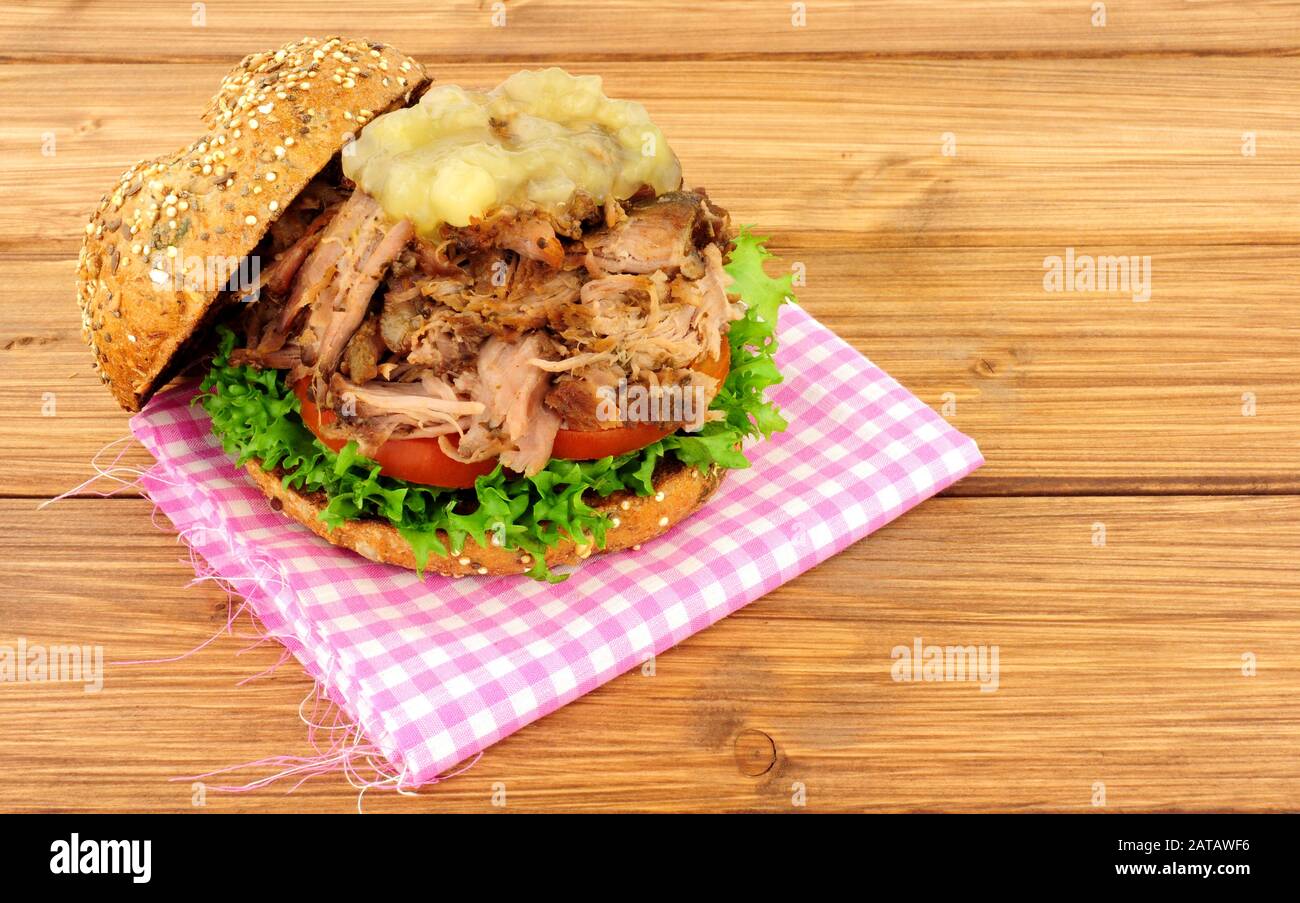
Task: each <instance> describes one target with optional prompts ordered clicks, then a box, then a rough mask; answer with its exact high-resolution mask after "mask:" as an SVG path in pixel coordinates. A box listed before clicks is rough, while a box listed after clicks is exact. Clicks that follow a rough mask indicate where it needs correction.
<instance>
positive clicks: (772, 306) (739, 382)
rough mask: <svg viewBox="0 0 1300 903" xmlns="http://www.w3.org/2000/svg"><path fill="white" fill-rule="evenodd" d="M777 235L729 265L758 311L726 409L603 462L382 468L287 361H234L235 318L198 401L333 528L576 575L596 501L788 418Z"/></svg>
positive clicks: (595, 524) (702, 459)
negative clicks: (552, 563)
mask: <svg viewBox="0 0 1300 903" xmlns="http://www.w3.org/2000/svg"><path fill="white" fill-rule="evenodd" d="M765 241H766V239H765V238H760V237H758V236H755V235H753V234H752V233H751V232H750V231H749V229H748V228H744V229H742V230H741V233H740V235H739V236H738V237H737V239H736V243H735V247H734V248H733V250H732V252H731V255H730V261H729V263H728V264H727V266H726V271H727V273H728V274H729V275H730V276H731V278H732V280H733V284H732V285H731V287H730V288H728V291H729V292H730V293H732V294H738V295H739V296H740V297H741V299H742V300H743V301H744V302H745V307H746V311H745V316H744V317H743V318H742V319H739V320H736V321H735V322H734V323H732V324H731V329H730V331H729V332H728V339H729V341H730V345H731V371H730V372H729V373H728V374H727V378H726V380H725V381H724V382H723V385H722V387H721V389H720V390H719V392H718V395H717V397H716V398H715V399H714V400H713V403H712V404H711V405H710V407H711V409H713V410H716V411H719V412H721V413H722V417H720V418H718V419H715V420H712V421H710V422H709V423H707V424H706V425H705V426H704V428H703V429H702V430H700V431H699V432H697V433H685V432H678V433H675V434H673V435H671V436H667V437H665V438H663V439H661V440H659V441H658V442H655V443H653V444H651V445H648V446H646V447H645V448H642V449H639V450H638V451H635V452H631V453H629V454H625V455H620V456H617V457H609V458H602V459H601V460H598V461H562V460H559V459H552V460H551V462H550V463H549V464H547V466H546V467H545V468H544V469H543V470H542V471H541V472H540V473H538V474H536V475H534V476H531V477H522V476H517V475H511V474H508V473H507V472H506V471H505V470H504V469H503V468H501V467H500V466H498V467H497V468H496V470H494V471H493V472H492V473H490V474H487V475H486V476H482V477H479V478H478V480H476V481H475V484H474V488H473V489H472V490H471V489H465V490H450V489H437V488H435V487H432V486H424V485H420V484H417V483H409V482H406V481H404V480H396V479H393V478H392V477H387V476H384V475H382V474H380V472H379V465H378V464H376V463H375V462H373V461H371V460H369V459H367V458H364V457H362V456H361V455H360V454H359V453H358V452H357V446H356V443H355V442H353V443H349V444H348V445H347V446H345V447H344V448H343V449H342V450H341V451H340V452H338V453H335V452H333V451H331V450H330V449H329V448H327V447H326V446H325V445H322V444H321V443H320V442H319V441H318V440H317V439H316V437H315V436H314V435H313V434H312V433H311V431H310V430H308V429H307V427H306V426H304V425H303V422H302V418H301V415H300V410H299V403H298V397H297V396H296V395H295V394H294V393H293V391H292V389H291V387H289V386H287V385H285V382H284V379H283V374H282V373H281V372H280V371H276V370H257V369H255V368H253V367H249V366H239V367H236V366H232V365H231V364H230V360H229V358H230V353H231V351H232V350H233V349H234V347H235V342H236V336H235V334H234V333H233V332H232V331H231V330H230V329H228V328H226V327H219V331H220V344H219V348H218V351H217V354H216V356H215V357H214V358H213V361H212V367H211V369H210V370H209V371H208V374H207V376H206V377H205V378H204V380H203V383H202V385H201V389H202V392H201V394H199V395H198V396H197V397H196V399H195V401H196V402H197V403H198V404H201V405H202V406H203V408H204V410H206V411H207V412H208V415H209V416H210V417H211V418H212V431H213V433H214V434H216V436H217V437H218V438H219V439H220V440H221V444H222V447H223V448H224V449H225V451H226V453H227V454H229V455H231V456H233V457H234V458H235V461H236V462H237V463H238V464H239V465H240V466H243V465H244V464H246V463H247V462H248V461H250V460H253V459H257V460H260V461H261V462H262V466H263V468H264V469H266V470H273V469H275V468H276V467H279V468H280V469H281V470H282V471H283V472H284V484H285V485H286V486H287V487H291V488H293V489H296V490H298V491H301V492H323V493H324V494H325V495H326V497H327V498H328V499H329V503H328V504H327V505H326V507H325V510H324V511H322V512H321V514H320V518H321V520H322V521H324V522H325V524H326V525H327V526H328V527H330V528H331V529H334V528H336V527H338V526H339V525H340V524H342V523H343V522H344V521H347V520H355V519H358V518H364V517H371V518H380V519H383V520H387V521H388V522H389V523H391V524H392V525H393V526H394V527H396V528H397V530H398V532H399V533H400V534H401V536H402V537H403V538H404V539H405V540H406V541H407V542H408V543H409V544H410V546H411V549H412V551H413V553H414V555H415V560H416V564H417V566H418V567H417V573H420V574H421V575H422V574H423V572H424V568H425V567H427V565H428V562H429V559H430V556H432V555H434V554H437V555H447V554H451V555H458V554H460V552H461V550H462V549H463V548H464V545H465V542H466V540H467V539H471V538H472V539H473V540H474V541H475V542H477V543H479V544H480V545H487V544H488V543H492V544H496V545H500V546H502V547H504V548H507V549H515V550H519V551H520V552H526V553H528V554H529V555H531V556H532V566H531V567H530V568H529V571H528V574H529V576H531V577H534V578H536V579H539V580H548V581H551V582H557V581H559V580H563V579H566V577H567V575H557V574H553V573H552V572H551V571H550V570H549V569H548V568H547V566H546V560H545V558H546V552H547V550H548V549H549V548H551V547H553V546H555V545H556V544H557V543H559V542H560V541H561V540H562V539H565V538H571V539H573V540H574V541H575V542H577V543H579V544H582V545H593V546H594V547H595V548H604V546H605V531H606V529H607V528H608V526H609V520H608V516H607V515H605V514H602V513H600V512H599V511H597V510H596V509H594V508H592V507H591V505H590V504H588V500H590V499H592V498H603V497H606V496H608V495H610V494H611V493H614V492H617V491H620V490H626V491H629V492H633V493H635V494H637V495H643V496H644V495H650V494H651V493H653V492H654V491H655V489H654V470H655V466H656V465H657V464H658V463H659V461H660V460H662V459H664V458H665V457H668V456H671V457H672V458H675V459H676V460H678V461H680V462H682V463H683V464H686V465H688V466H691V467H697V468H699V469H700V470H702V471H703V470H708V469H709V468H710V467H712V466H714V465H717V466H720V467H725V468H744V467H748V466H749V460H748V459H747V458H746V457H745V454H744V452H743V450H742V449H741V443H742V441H743V440H744V439H746V438H753V437H759V436H762V437H764V438H767V437H770V436H771V435H772V433H774V432H778V431H780V430H783V429H785V427H786V422H785V420H784V418H782V417H781V414H780V412H779V411H778V410H777V409H776V407H775V406H774V405H772V403H771V402H769V401H767V399H766V398H765V397H764V392H765V390H766V389H767V388H768V387H769V386H773V385H776V384H777V383H779V382H781V374H780V373H779V372H778V371H777V368H776V364H775V362H774V359H773V357H774V355H775V354H776V349H777V340H776V324H777V311H778V309H779V308H780V306H781V304H783V303H785V302H786V301H792V300H793V296H792V295H791V291H790V289H791V280H790V276H789V275H788V274H787V275H785V276H783V277H781V278H779V279H773V278H771V277H770V276H768V275H767V273H766V272H765V271H764V269H763V262H764V261H765V260H767V259H768V258H769V257H771V256H772V255H771V254H770V253H768V251H767V249H766V248H765V247H764V246H763V243H764V242H765Z"/></svg>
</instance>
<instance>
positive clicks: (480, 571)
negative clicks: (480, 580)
mask: <svg viewBox="0 0 1300 903" xmlns="http://www.w3.org/2000/svg"><path fill="white" fill-rule="evenodd" d="M478 572H479V574H486V573H487V568H479V569H478Z"/></svg>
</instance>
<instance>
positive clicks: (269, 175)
mask: <svg viewBox="0 0 1300 903" xmlns="http://www.w3.org/2000/svg"><path fill="white" fill-rule="evenodd" d="M266 181H268V182H274V181H275V173H273V172H268V173H267V174H266Z"/></svg>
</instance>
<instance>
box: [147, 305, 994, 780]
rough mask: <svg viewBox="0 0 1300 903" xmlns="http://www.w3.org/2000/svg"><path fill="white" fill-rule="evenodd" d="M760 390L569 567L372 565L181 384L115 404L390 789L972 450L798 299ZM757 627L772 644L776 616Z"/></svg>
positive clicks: (768, 585) (726, 605) (554, 702)
mask: <svg viewBox="0 0 1300 903" xmlns="http://www.w3.org/2000/svg"><path fill="white" fill-rule="evenodd" d="M780 338H781V349H780V351H779V352H778V363H779V365H780V368H781V372H782V373H783V374H784V375H785V382H784V383H783V384H782V385H781V386H779V387H777V388H776V389H775V390H773V398H774V400H775V401H776V402H777V403H778V404H779V405H780V406H781V408H782V411H783V413H784V414H785V416H786V418H787V419H788V420H789V421H790V429H789V430H788V431H787V432H786V433H783V434H781V435H778V436H776V437H774V438H773V439H772V440H771V441H766V442H758V443H756V444H753V445H751V446H750V447H749V449H748V453H749V457H750V459H751V460H752V462H753V466H752V467H751V468H750V469H748V470H742V471H733V472H732V473H730V474H729V475H728V477H727V479H726V481H725V482H724V483H723V484H722V488H721V489H720V490H719V491H718V493H717V494H716V495H715V496H714V498H713V499H712V500H710V501H709V503H708V504H707V505H705V507H704V508H703V509H702V510H701V511H700V512H699V513H697V514H696V515H695V516H694V517H692V518H690V519H689V520H688V521H686V522H685V523H683V524H680V525H678V526H676V527H675V528H674V529H673V530H671V531H670V532H669V533H668V534H667V535H665V536H662V537H659V538H658V539H656V540H654V541H652V542H648V543H646V544H645V545H644V547H643V548H642V549H641V550H640V551H639V552H624V553H621V554H616V555H609V556H596V557H593V558H591V559H590V560H588V561H586V562H584V563H583V564H582V565H581V566H580V567H578V568H577V569H576V570H575V571H574V574H573V576H572V577H570V578H569V580H567V581H565V582H563V583H560V584H556V585H550V584H546V583H540V582H537V581H533V580H530V579H528V578H525V577H499V578H465V579H461V580H451V579H447V578H442V577H438V576H429V577H427V578H426V579H425V580H423V581H421V580H418V579H417V578H416V576H415V575H414V574H413V573H411V572H409V571H405V570H402V569H400V568H395V567H390V566H387V565H381V564H373V563H371V562H369V561H366V560H365V559H363V558H361V557H360V556H357V555H354V554H353V553H351V552H349V551H345V550H342V549H338V548H335V547H334V546H331V545H330V544H328V543H326V542H325V541H324V540H322V539H319V538H318V537H316V536H315V535H313V534H312V533H311V532H310V531H309V530H307V529H306V528H305V527H303V526H301V525H299V524H296V523H292V522H290V521H288V520H287V519H285V518H284V517H283V516H281V515H280V514H278V513H276V512H275V511H273V510H272V509H271V507H270V505H269V503H268V502H267V500H266V499H265V497H264V496H263V495H262V494H261V493H260V492H259V491H258V490H257V489H256V488H255V487H254V486H253V485H252V483H251V482H250V481H249V480H248V479H247V476H246V475H245V474H244V473H243V471H242V470H237V469H236V468H235V467H234V466H233V464H232V462H231V460H230V459H229V458H228V457H226V455H225V454H224V453H223V452H222V450H221V447H220V445H219V444H218V442H217V440H216V439H215V438H214V437H213V436H212V434H211V432H210V428H209V421H208V418H207V415H206V414H205V413H204V412H203V410H202V409H201V408H198V407H194V406H191V405H190V404H189V403H188V402H189V399H190V398H191V396H192V395H193V394H194V391H195V390H194V388H193V387H192V386H191V387H180V388H177V389H174V390H172V391H169V392H167V393H164V394H162V395H159V396H158V397H156V398H155V399H154V400H153V401H152V402H151V403H150V404H149V405H148V407H147V408H145V410H144V411H143V412H142V413H140V414H138V415H136V416H135V417H134V418H132V420H131V429H132V432H134V434H135V435H136V436H137V437H138V438H139V440H140V441H141V442H142V443H143V444H144V445H145V446H146V447H147V448H148V449H149V451H150V452H152V453H153V456H154V457H155V458H156V459H157V464H156V465H155V466H154V467H152V468H151V470H150V472H149V475H148V476H146V477H145V479H144V486H145V489H146V491H147V492H148V493H149V495H150V497H151V498H152V499H153V500H154V502H155V503H156V504H157V505H158V506H159V508H161V510H162V511H163V512H164V513H165V514H166V515H167V516H168V517H169V518H170V519H171V521H172V522H173V523H174V524H175V525H176V527H177V529H178V530H179V531H180V532H181V534H182V535H183V536H184V537H185V538H186V541H187V542H189V543H190V545H191V546H193V547H194V548H195V549H196V550H197V551H198V552H199V553H200V554H201V555H202V556H203V557H204V558H205V559H206V560H207V562H208V564H209V565H210V566H211V568H212V569H213V570H214V571H215V572H216V573H217V574H218V575H220V576H221V577H222V578H224V580H225V581H226V582H227V583H229V584H230V585H232V586H234V587H235V588H236V589H238V590H239V591H240V592H241V593H242V594H243V595H244V596H245V598H246V599H247V601H248V604H249V605H250V606H251V608H252V610H253V611H254V612H255V613H256V614H257V616H258V617H259V618H260V619H261V621H262V624H263V625H264V627H265V628H266V630H267V631H268V633H269V634H271V635H274V636H276V637H277V638H279V639H281V641H282V642H284V644H285V645H286V646H287V647H288V648H289V650H290V651H291V652H292V653H293V654H294V656H295V657H297V659H298V660H299V661H300V662H301V663H302V665H303V667H304V668H306V669H307V671H308V672H309V673H310V674H311V675H312V676H313V677H315V678H316V680H317V681H319V682H320V683H321V686H322V688H323V689H324V691H325V692H326V693H327V694H328V696H329V698H330V699H332V700H333V701H334V702H335V703H337V704H338V705H339V706H340V707H341V708H342V709H343V710H344V711H345V712H346V713H347V715H348V716H349V717H350V718H353V719H355V721H356V723H357V724H358V725H359V727H360V729H361V730H362V731H363V732H364V734H365V736H366V737H368V738H369V740H370V741H371V742H372V743H373V744H374V745H375V746H376V747H377V748H378V749H380V750H381V751H382V752H383V754H384V755H385V756H387V758H388V759H389V760H390V761H391V763H392V765H393V766H394V768H395V769H396V771H397V773H398V775H399V776H400V781H401V784H402V785H403V786H417V785H419V784H423V783H427V782H429V781H431V780H434V779H435V778H436V777H437V776H438V775H439V773H441V772H443V771H445V770H446V769H448V768H449V767H450V766H452V765H455V764H456V763H458V762H460V761H462V760H464V759H466V758H467V757H469V756H471V755H473V754H475V753H477V752H480V751H481V750H483V749H485V748H486V747H488V746H489V745H491V744H492V743H495V742H496V741H497V740H500V739H501V738H502V737H505V736H507V735H509V734H511V733H513V732H514V731H517V730H519V729H520V728H521V727H523V726H524V725H526V724H528V723H529V722H531V721H534V720H536V719H537V718H540V717H542V716H543V715H546V714H547V713H549V712H553V711H555V710H556V709H557V708H559V707H560V706H562V705H564V704H565V703H568V702H571V701H572V700H574V699H577V698H578V697H579V696H581V695H583V694H584V693H589V692H591V691H592V690H594V689H596V687H598V686H600V685H601V684H603V683H604V682H605V681H607V680H610V679H611V678H613V677H616V676H618V675H619V674H622V673H623V672H625V671H628V670H630V669H631V668H634V667H636V666H638V665H640V664H642V663H644V662H645V661H646V660H647V659H648V658H649V657H650V656H652V655H654V654H657V653H660V652H663V651H664V650H666V649H668V648H670V647H671V646H674V645H675V644H677V643H680V642H681V641H682V640H684V639H686V638H687V637H688V636H690V635H691V634H693V633H695V632H696V631H697V630H702V629H703V628H705V627H708V626H709V625H710V624H712V623H713V622H714V621H717V620H718V619H719V618H722V617H725V616H726V615H728V614H731V613H732V612H733V611H735V610H736V609H738V608H740V607H741V606H742V605H745V604H746V603H748V602H751V601H753V600H754V599H757V598H758V597H759V596H761V595H763V594H764V593H766V592H768V591H769V590H771V589H773V588H774V587H776V586H779V585H780V584H782V583H784V582H785V581H787V580H790V579H792V578H793V577H795V576H796V575H798V574H800V573H801V572H803V571H804V570H806V569H808V568H810V567H812V566H813V565H815V564H817V563H819V562H821V561H823V560H825V559H826V558H828V557H830V556H831V555H834V554H835V553H836V552H838V551H840V550H841V549H843V548H844V547H845V546H848V545H849V544H851V543H853V542H856V541H857V540H859V539H861V538H862V537H864V536H866V535H867V534H868V533H870V532H872V531H873V530H876V529H878V528H879V527H881V526H883V525H884V524H886V523H888V522H889V521H891V520H893V519H894V518H896V517H898V516H899V515H900V514H902V513H903V512H905V511H907V510H908V509H909V508H911V507H912V506H913V505H915V504H917V503H918V502H921V501H923V500H924V499H926V498H929V497H930V496H931V495H934V494H935V493H936V492H939V491H940V490H942V489H943V488H944V487H946V486H949V485H950V484H952V483H954V482H956V481H957V480H959V479H961V478H962V477H964V476H965V475H966V474H968V473H970V472H971V471H972V470H974V469H975V468H976V467H978V466H980V464H982V463H983V459H982V458H981V456H980V453H979V450H978V448H976V446H975V443H974V442H973V441H972V440H971V439H969V438H967V437H966V436H964V435H962V434H961V433H959V432H958V431H957V430H955V429H953V428H952V427H951V426H949V425H948V423H947V422H946V421H945V420H943V418H941V417H939V416H938V415H937V414H935V413H934V412H933V411H932V410H930V409H929V408H928V407H927V406H926V405H925V404H924V403H923V402H921V401H920V400H919V399H918V398H916V397H915V396H914V395H912V394H911V393H909V392H908V391H907V390H906V389H904V388H902V387H901V386H900V385H899V384H898V383H897V382H895V381H894V380H893V379H891V378H890V377H889V376H888V375H887V374H885V373H884V372H883V371H881V370H880V369H879V368H877V367H876V366H874V365H873V364H872V363H871V362H870V361H868V360H867V359H866V358H864V357H862V355H860V354H859V353H858V352H857V351H855V350H854V349H853V348H852V347H850V346H849V345H847V344H846V343H845V342H844V341H842V340H841V339H840V338H838V337H837V336H836V335H835V334H834V333H832V332H831V331H830V330H828V329H827V328H826V327H825V326H822V325H821V324H820V323H818V322H817V321H816V320H815V319H813V318H812V317H811V316H809V315H808V314H807V313H806V312H805V311H804V310H803V309H802V308H799V307H796V306H787V307H785V308H784V309H783V310H782V313H781V329H780ZM772 642H774V643H776V642H780V638H779V637H778V636H776V635H775V634H773V637H772Z"/></svg>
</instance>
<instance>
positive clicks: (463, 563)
mask: <svg viewBox="0 0 1300 903" xmlns="http://www.w3.org/2000/svg"><path fill="white" fill-rule="evenodd" d="M460 566H461V567H469V559H468V558H462V559H461V560H460Z"/></svg>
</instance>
